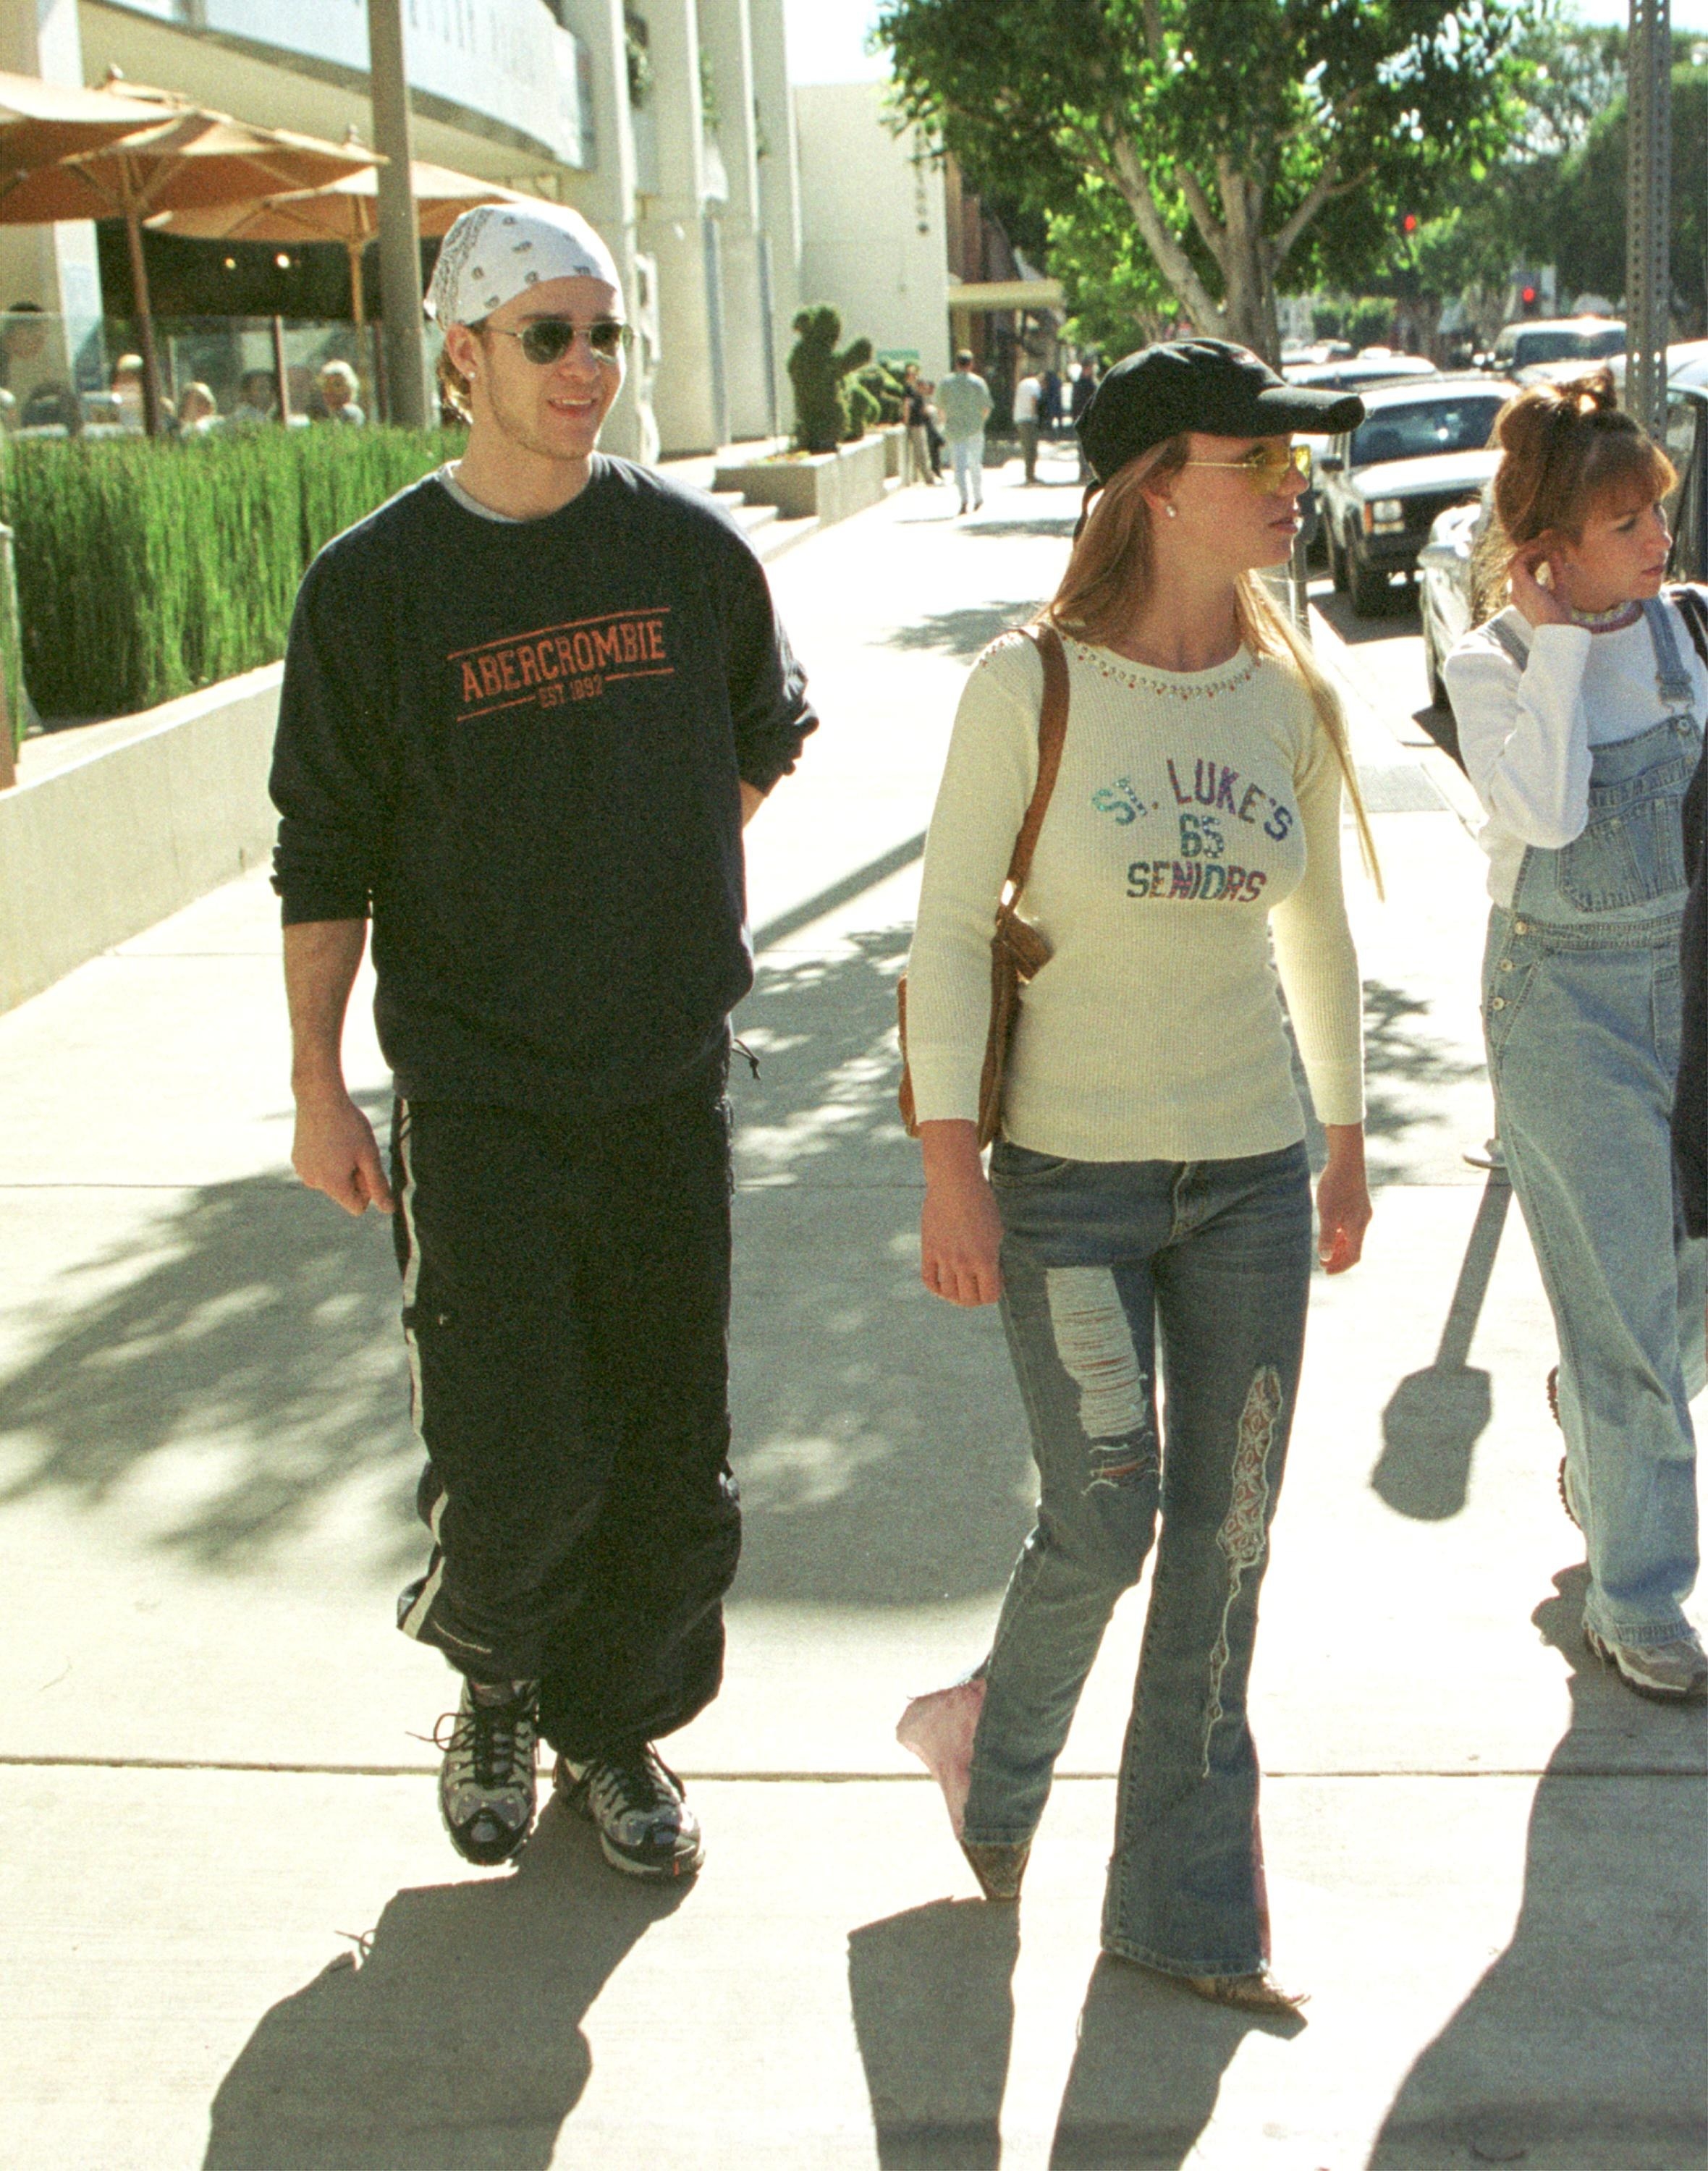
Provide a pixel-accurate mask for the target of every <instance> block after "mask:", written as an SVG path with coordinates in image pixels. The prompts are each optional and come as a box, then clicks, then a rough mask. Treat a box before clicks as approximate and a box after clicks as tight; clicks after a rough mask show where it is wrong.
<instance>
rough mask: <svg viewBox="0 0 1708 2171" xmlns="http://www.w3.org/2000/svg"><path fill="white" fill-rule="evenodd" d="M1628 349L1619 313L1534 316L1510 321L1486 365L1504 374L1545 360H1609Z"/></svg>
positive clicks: (1516, 371)
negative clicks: (1577, 315)
mask: <svg viewBox="0 0 1708 2171" xmlns="http://www.w3.org/2000/svg"><path fill="white" fill-rule="evenodd" d="M1624 352H1625V326H1624V324H1622V323H1621V322H1620V321H1619V319H1618V318H1617V317H1532V318H1530V319H1527V320H1526V321H1525V322H1523V323H1522V324H1507V326H1506V327H1505V328H1504V329H1503V330H1502V331H1501V335H1500V337H1499V338H1498V339H1497V340H1496V341H1495V344H1494V347H1493V349H1492V351H1490V354H1489V355H1488V356H1487V358H1486V363H1485V366H1486V367H1488V368H1490V369H1491V370H1493V371H1495V372H1496V373H1497V374H1498V375H1500V376H1501V377H1517V376H1518V375H1519V374H1520V373H1521V372H1522V371H1524V370H1527V369H1531V368H1533V367H1535V366H1536V364H1537V363H1539V362H1606V361H1608V360H1609V359H1610V358H1611V357H1612V356H1614V355H1616V354H1623V353H1624Z"/></svg>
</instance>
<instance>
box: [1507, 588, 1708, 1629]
mask: <svg viewBox="0 0 1708 2171" xmlns="http://www.w3.org/2000/svg"><path fill="white" fill-rule="evenodd" d="M1643 614H1644V616H1645V618H1646V620H1647V622H1648V628H1649V635H1650V638H1651V640H1652V642H1653V644H1654V651H1655V662H1656V677H1657V684H1658V685H1659V688H1660V692H1661V698H1662V704H1663V705H1664V706H1665V707H1666V708H1667V710H1668V712H1669V713H1668V715H1667V716H1665V717H1664V718H1663V719H1662V721H1660V722H1659V723H1657V724H1654V725H1652V726H1650V727H1649V729H1648V730H1646V731H1644V732H1639V733H1638V734H1637V736H1636V737H1635V738H1629V739H1620V740H1619V741H1616V742H1614V744H1613V745H1611V746H1598V747H1596V748H1594V749H1593V760H1592V766H1591V770H1590V782H1589V817H1588V820H1587V823H1586V824H1585V827H1584V829H1583V833H1582V835H1581V836H1579V837H1578V838H1576V839H1575V840H1574V841H1573V842H1572V843H1571V844H1566V845H1564V846H1562V847H1561V848H1560V850H1557V851H1550V850H1543V849H1541V848H1539V847H1536V846H1532V847H1531V849H1530V850H1528V851H1527V852H1526V853H1525V855H1524V857H1523V862H1522V863H1521V865H1520V866H1519V870H1518V879H1517V886H1516V887H1515V889H1514V892H1513V896H1512V909H1510V910H1507V909H1503V908H1501V906H1498V905H1497V906H1496V908H1495V909H1494V910H1493V912H1492V913H1491V914H1490V919H1489V941H1488V950H1487V954H1486V956H1485V959H1484V963H1483V1027H1484V1032H1485V1037H1486V1039H1487V1043H1488V1051H1489V1075H1490V1078H1491V1080H1493V1084H1494V1089H1495V1102H1496V1119H1497V1123H1498V1125H1499V1129H1500V1136H1501V1144H1502V1146H1503V1147H1504V1149H1505V1151H1506V1155H1507V1167H1508V1169H1509V1171H1511V1174H1512V1187H1513V1189H1514V1190H1515V1191H1516V1192H1517V1194H1518V1203H1519V1204H1520V1206H1521V1207H1522V1208H1523V1214H1524V1220H1525V1223H1526V1225H1527V1226H1528V1229H1529V1231H1530V1239H1531V1241H1532V1243H1533V1246H1535V1251H1536V1259H1537V1264H1538V1265H1539V1268H1540V1269H1541V1273H1542V1279H1543V1282H1544V1286H1545V1287H1546V1289H1547V1292H1548V1300H1549V1303H1550V1305H1551V1306H1552V1307H1553V1311H1554V1321H1555V1328H1556V1330H1557V1331H1558V1333H1559V1337H1560V1419H1561V1422H1562V1423H1563V1425H1564V1427H1565V1430H1566V1458H1567V1463H1568V1466H1569V1470H1570V1475H1571V1481H1572V1490H1573V1494H1574V1497H1575V1499H1576V1502H1577V1504H1578V1505H1579V1507H1580V1509H1581V1510H1582V1520H1583V1523H1584V1525H1585V1536H1586V1539H1587V1546H1588V1555H1589V1567H1590V1574H1591V1579H1592V1580H1591V1587H1590V1591H1589V1595H1588V1597H1587V1600H1586V1601H1585V1606H1584V1614H1585V1619H1586V1621H1587V1623H1588V1625H1589V1626H1591V1627H1593V1628H1595V1629H1597V1630H1598V1632H1600V1633H1601V1634H1602V1635H1603V1636H1604V1637H1606V1638H1609V1639H1611V1640H1613V1641H1614V1642H1617V1643H1625V1644H1629V1645H1641V1644H1645V1643H1666V1642H1668V1641H1669V1640H1670V1639H1671V1638H1673V1637H1676V1636H1678V1635H1679V1634H1681V1633H1683V1632H1684V1630H1685V1628H1686V1626H1687V1624H1686V1622H1685V1618H1684V1611H1683V1600H1684V1599H1685V1598H1686V1597H1687V1596H1688V1595H1689V1592H1690V1589H1691V1587H1692V1585H1693V1584H1694V1583H1695V1576H1696V1568H1697V1534H1696V1472H1695V1456H1696V1450H1695V1438H1694V1435H1693V1434H1692V1432H1691V1428H1690V1415H1689V1396H1690V1395H1691V1394H1693V1393H1694V1392H1695V1391H1697V1390H1698V1389H1699V1388H1700V1386H1701V1385H1702V1382H1703V1302H1704V1298H1705V1295H1708V1245H1704V1244H1701V1243H1697V1242H1694V1241H1691V1240H1690V1239H1689V1238H1688V1237H1686V1236H1685V1235H1684V1223H1683V1220H1682V1218H1681V1215H1680V1212H1679V1206H1678V1186H1677V1182H1676V1179H1675V1177H1674V1173H1673V1146H1672V1135H1671V1128H1670V1123H1671V1116H1672V1107H1673V1084H1674V1080H1675V1079H1676V1077H1677V1075H1678V1041H1679V963H1678V931H1679V923H1680V919H1681V918H1682V915H1683V912H1684V854H1683V823H1682V820H1681V808H1682V802H1683V800H1684V792H1685V790H1686V788H1687V786H1688V785H1689V781H1690V779H1691V776H1692V775H1693V774H1694V772H1695V766H1696V762H1697V759H1698V756H1699V754H1700V752H1701V747H1702V733H1701V731H1700V728H1699V726H1698V725H1697V722H1696V721H1695V717H1694V716H1693V715H1692V713H1691V699H1692V687H1691V681H1690V677H1689V673H1688V671H1687V670H1686V668H1685V667H1684V662H1683V661H1682V658H1681V657H1680V655H1679V651H1678V642H1677V640H1676V638H1675V636H1674V633H1673V622H1672V619H1671V616H1670V614H1669V613H1668V609H1667V608H1666V606H1665V605H1664V604H1662V603H1659V602H1646V603H1644V605H1643ZM1489 631H1490V633H1491V634H1492V635H1494V637H1495V638H1496V640H1498V641H1500V643H1501V646H1502V647H1503V648H1505V649H1506V651H1507V653H1508V655H1510V656H1511V657H1512V660H1513V662H1515V663H1516V664H1517V666H1518V668H1519V670H1520V671H1521V672H1522V671H1523V669H1524V667H1525V665H1526V663H1527V662H1528V655H1527V653H1526V651H1525V650H1524V648H1523V645H1522V643H1521V642H1520V641H1519V640H1518V638H1517V635H1516V634H1514V633H1513V632H1512V629H1511V628H1510V627H1507V626H1503V625H1501V624H1500V623H1499V622H1498V621H1496V623H1495V624H1491V625H1490V628H1489Z"/></svg>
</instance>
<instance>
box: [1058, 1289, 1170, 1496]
mask: <svg viewBox="0 0 1708 2171" xmlns="http://www.w3.org/2000/svg"><path fill="white" fill-rule="evenodd" d="M1045 1286H1046V1288H1047V1289H1048V1291H1049V1296H1050V1327H1051V1330H1052V1331H1053V1332H1054V1334H1055V1354H1056V1355H1057V1356H1058V1357H1060V1358H1061V1363H1062V1368H1063V1370H1065V1371H1066V1374H1067V1376H1068V1378H1069V1379H1070V1380H1072V1382H1073V1384H1074V1386H1076V1387H1077V1388H1078V1390H1079V1425H1080V1430H1081V1431H1082V1433H1083V1434H1085V1437H1086V1439H1087V1440H1088V1443H1089V1445H1090V1447H1091V1457H1090V1470H1091V1477H1090V1482H1091V1483H1092V1484H1093V1485H1096V1484H1098V1483H1103V1484H1131V1483H1132V1482H1134V1481H1135V1480H1136V1478H1138V1477H1141V1475H1143V1473H1144V1472H1145V1471H1147V1470H1148V1469H1152V1468H1154V1467H1155V1464H1156V1450H1155V1445H1154V1443H1153V1442H1152V1439H1150V1436H1149V1435H1150V1431H1151V1421H1150V1420H1151V1412H1150V1402H1149V1397H1148V1396H1147V1393H1146V1391H1145V1379H1144V1375H1143V1373H1142V1372H1141V1370H1140V1368H1139V1353H1138V1351H1137V1349H1136V1348H1135V1347H1134V1345H1133V1330H1132V1328H1131V1326H1130V1325H1129V1324H1128V1322H1127V1315H1126V1311H1125V1307H1124V1306H1123V1305H1122V1303H1121V1297H1120V1290H1119V1289H1117V1288H1116V1286H1115V1278H1114V1274H1113V1273H1110V1271H1109V1268H1107V1267H1051V1268H1048V1269H1047V1270H1046V1272H1045ZM1134 1434H1141V1435H1143V1436H1142V1437H1141V1438H1139V1439H1135V1438H1134V1437H1133V1435H1134Z"/></svg>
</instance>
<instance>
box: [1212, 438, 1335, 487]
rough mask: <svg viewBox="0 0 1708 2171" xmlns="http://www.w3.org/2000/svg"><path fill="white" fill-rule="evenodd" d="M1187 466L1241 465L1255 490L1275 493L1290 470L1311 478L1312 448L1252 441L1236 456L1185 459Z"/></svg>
mask: <svg viewBox="0 0 1708 2171" xmlns="http://www.w3.org/2000/svg"><path fill="white" fill-rule="evenodd" d="M1186 465H1187V466H1188V467H1189V468H1243V469H1244V471H1245V473H1246V475H1247V476H1248V478H1249V480H1250V483H1251V486H1252V488H1253V489H1254V490H1260V491H1264V492H1266V493H1267V494H1268V495H1269V496H1275V495H1276V493H1277V492H1278V491H1279V490H1281V487H1282V485H1284V484H1285V483H1286V479H1287V477H1288V476H1289V475H1291V474H1297V475H1302V476H1303V478H1304V480H1306V481H1307V482H1308V481H1309V480H1310V479H1311V448H1310V447H1309V446H1308V445H1288V446H1286V447H1285V448H1281V447H1278V446H1275V445H1254V446H1253V447H1252V448H1251V450H1250V451H1249V453H1243V454H1242V456H1241V457H1240V458H1238V459H1237V460H1188V461H1187V462H1186Z"/></svg>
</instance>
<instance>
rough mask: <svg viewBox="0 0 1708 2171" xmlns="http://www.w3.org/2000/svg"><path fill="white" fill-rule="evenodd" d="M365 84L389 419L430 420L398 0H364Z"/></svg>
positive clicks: (415, 426) (410, 423)
mask: <svg viewBox="0 0 1708 2171" xmlns="http://www.w3.org/2000/svg"><path fill="white" fill-rule="evenodd" d="M368 86H369V89H370V92H371V94H372V96H373V142H374V147H375V149H376V150H378V151H380V152H382V153H384V156H385V158H387V160H388V161H389V163H388V164H386V165H384V166H382V167H381V168H380V169H379V287H380V297H381V305H382V307H383V308H384V312H385V359H386V379H387V387H388V389H389V393H390V395H391V398H390V407H391V419H392V421H394V422H400V423H402V424H403V425H404V426H405V427H406V428H407V429H411V430H424V429H425V428H426V427H427V342H426V340H425V338H424V337H423V335H422V308H421V235H420V232H419V230H418V228H417V227H416V214H415V190H414V188H413V187H412V186H411V179H410V168H411V151H410V125H409V78H408V77H407V75H406V73H405V71H404V56H403V6H402V0H368Z"/></svg>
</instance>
